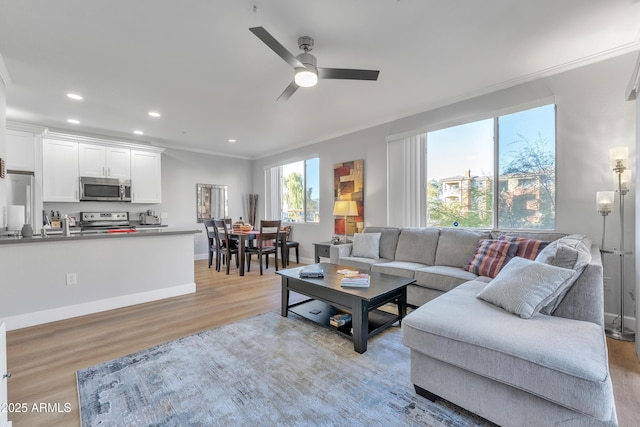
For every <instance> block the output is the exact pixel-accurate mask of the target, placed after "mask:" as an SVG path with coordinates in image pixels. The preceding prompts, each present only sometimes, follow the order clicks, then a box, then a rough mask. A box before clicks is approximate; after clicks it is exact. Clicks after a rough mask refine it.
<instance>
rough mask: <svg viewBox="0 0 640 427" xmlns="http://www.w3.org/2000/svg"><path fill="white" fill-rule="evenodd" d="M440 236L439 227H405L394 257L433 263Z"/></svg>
mask: <svg viewBox="0 0 640 427" xmlns="http://www.w3.org/2000/svg"><path fill="white" fill-rule="evenodd" d="M439 236H440V230H438V229H437V228H403V229H402V230H401V231H400V237H399V238H398V246H397V248H396V254H395V258H394V259H395V260H396V261H409V262H417V263H420V264H426V265H433V264H434V263H435V260H436V248H437V247H438V237H439Z"/></svg>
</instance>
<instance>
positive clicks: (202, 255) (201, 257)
mask: <svg viewBox="0 0 640 427" xmlns="http://www.w3.org/2000/svg"><path fill="white" fill-rule="evenodd" d="M193 258H194V259H195V260H196V261H199V260H202V259H206V260H208V259H209V254H208V253H206V252H205V253H203V254H195V255H194V257H193Z"/></svg>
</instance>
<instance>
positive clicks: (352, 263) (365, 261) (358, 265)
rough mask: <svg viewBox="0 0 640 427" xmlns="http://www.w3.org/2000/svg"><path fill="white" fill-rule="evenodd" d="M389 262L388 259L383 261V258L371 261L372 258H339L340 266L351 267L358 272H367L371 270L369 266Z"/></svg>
mask: <svg viewBox="0 0 640 427" xmlns="http://www.w3.org/2000/svg"><path fill="white" fill-rule="evenodd" d="M390 261H391V260H390V259H384V258H376V259H373V258H361V257H354V256H348V257H343V258H340V265H344V266H345V267H353V268H355V269H357V270H358V271H369V270H371V266H372V265H373V264H382V263H385V262H390Z"/></svg>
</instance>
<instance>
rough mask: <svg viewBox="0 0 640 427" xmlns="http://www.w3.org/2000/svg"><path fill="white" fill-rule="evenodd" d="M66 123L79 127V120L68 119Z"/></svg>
mask: <svg viewBox="0 0 640 427" xmlns="http://www.w3.org/2000/svg"><path fill="white" fill-rule="evenodd" d="M67 121H68V122H69V123H71V124H72V125H79V124H80V120H76V119H69V120H67Z"/></svg>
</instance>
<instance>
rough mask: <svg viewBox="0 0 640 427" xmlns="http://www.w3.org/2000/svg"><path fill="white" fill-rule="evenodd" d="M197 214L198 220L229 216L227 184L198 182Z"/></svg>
mask: <svg viewBox="0 0 640 427" xmlns="http://www.w3.org/2000/svg"><path fill="white" fill-rule="evenodd" d="M196 216H197V220H198V222H202V221H204V220H205V219H210V218H226V217H227V186H226V185H215V184H196Z"/></svg>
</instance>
